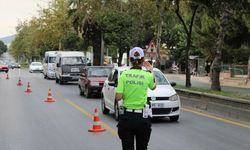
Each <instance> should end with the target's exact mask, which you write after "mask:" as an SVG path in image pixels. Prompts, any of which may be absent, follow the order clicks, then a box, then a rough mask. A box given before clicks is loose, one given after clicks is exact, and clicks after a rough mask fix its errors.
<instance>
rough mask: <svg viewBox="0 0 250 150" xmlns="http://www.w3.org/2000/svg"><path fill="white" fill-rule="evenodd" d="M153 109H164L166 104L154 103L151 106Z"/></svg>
mask: <svg viewBox="0 0 250 150" xmlns="http://www.w3.org/2000/svg"><path fill="white" fill-rule="evenodd" d="M151 106H152V108H163V107H164V104H163V103H153V104H151Z"/></svg>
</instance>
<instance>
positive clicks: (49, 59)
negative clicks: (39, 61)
mask: <svg viewBox="0 0 250 150" xmlns="http://www.w3.org/2000/svg"><path fill="white" fill-rule="evenodd" d="M57 52H58V51H47V52H45V60H44V63H43V75H44V78H45V79H46V78H50V79H54V78H55V68H56V54H57Z"/></svg>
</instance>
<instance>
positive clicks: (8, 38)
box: [0, 35, 16, 44]
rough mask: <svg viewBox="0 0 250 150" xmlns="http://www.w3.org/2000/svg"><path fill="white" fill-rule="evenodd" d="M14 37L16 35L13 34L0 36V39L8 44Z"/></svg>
mask: <svg viewBox="0 0 250 150" xmlns="http://www.w3.org/2000/svg"><path fill="white" fill-rule="evenodd" d="M15 37H16V36H15V35H10V36H6V37H2V38H0V41H3V42H4V43H6V44H9V43H11V41H12V40H14V38H15Z"/></svg>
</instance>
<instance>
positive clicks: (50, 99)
mask: <svg viewBox="0 0 250 150" xmlns="http://www.w3.org/2000/svg"><path fill="white" fill-rule="evenodd" d="M45 102H55V101H53V99H52V94H51V89H49V94H48V98H47V100H46V101H45Z"/></svg>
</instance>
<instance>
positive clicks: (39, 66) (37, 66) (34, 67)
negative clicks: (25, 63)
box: [29, 62, 43, 73]
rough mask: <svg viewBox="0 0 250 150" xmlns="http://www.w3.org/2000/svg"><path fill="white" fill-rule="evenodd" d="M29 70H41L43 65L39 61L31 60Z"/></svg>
mask: <svg viewBox="0 0 250 150" xmlns="http://www.w3.org/2000/svg"><path fill="white" fill-rule="evenodd" d="M29 72H30V73H33V72H43V65H42V63H41V62H32V63H31V64H30V65H29Z"/></svg>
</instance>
